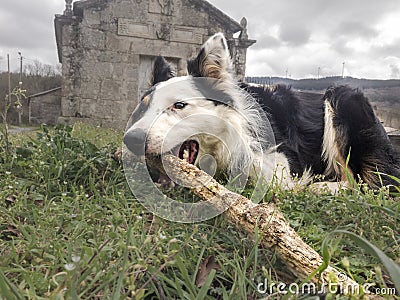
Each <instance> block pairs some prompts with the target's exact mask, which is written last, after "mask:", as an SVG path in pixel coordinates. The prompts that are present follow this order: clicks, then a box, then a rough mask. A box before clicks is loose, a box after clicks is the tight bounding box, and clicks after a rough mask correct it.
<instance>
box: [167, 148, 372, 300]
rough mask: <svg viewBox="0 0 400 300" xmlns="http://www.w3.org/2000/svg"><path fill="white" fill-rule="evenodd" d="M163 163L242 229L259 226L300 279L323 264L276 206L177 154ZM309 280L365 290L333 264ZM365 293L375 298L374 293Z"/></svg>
mask: <svg viewBox="0 0 400 300" xmlns="http://www.w3.org/2000/svg"><path fill="white" fill-rule="evenodd" d="M163 164H164V167H165V168H166V169H168V172H172V174H173V175H174V176H175V179H177V180H178V181H180V183H183V184H184V185H186V186H191V187H192V188H191V189H192V191H193V192H194V193H195V194H196V195H198V196H199V197H201V198H202V199H203V200H205V201H208V202H209V203H211V204H212V205H213V207H214V208H216V209H218V210H220V211H225V212H224V214H225V216H226V217H227V218H228V219H229V220H230V221H231V222H233V223H234V224H236V226H237V227H238V228H239V229H242V230H244V231H245V232H247V233H248V234H249V235H253V234H254V232H255V229H256V228H258V232H260V233H262V236H261V240H260V244H261V245H262V246H263V247H265V248H273V249H276V251H277V252H278V254H279V256H280V257H281V258H282V259H283V261H284V262H285V263H286V264H287V266H288V267H289V269H290V270H291V272H292V273H293V274H294V275H295V276H297V277H298V278H299V279H300V280H305V279H306V278H307V277H308V276H310V274H312V273H313V272H314V271H315V270H316V269H317V268H318V267H320V266H321V264H322V262H323V260H322V257H321V256H320V255H319V254H318V253H317V252H316V251H315V250H314V249H312V248H311V247H310V246H309V245H307V244H306V243H305V242H304V241H303V240H302V239H301V238H300V236H299V235H298V234H297V233H296V231H295V230H294V229H293V228H291V227H290V225H289V223H288V222H287V221H286V220H285V217H284V216H283V215H282V213H280V212H279V210H278V209H277V208H276V207H275V205H273V204H268V203H262V204H258V205H257V204H254V203H253V202H251V201H250V200H249V199H247V198H245V197H243V196H241V195H238V194H236V193H234V192H231V191H229V190H228V189H227V188H225V187H224V186H222V185H220V184H219V183H218V182H216V181H215V180H214V179H213V178H212V177H211V176H210V175H208V174H207V173H205V172H203V171H201V170H199V169H198V168H197V167H195V166H194V165H191V164H188V163H187V162H186V161H184V160H181V159H179V158H177V157H176V156H173V155H167V156H165V157H164V158H163ZM310 282H312V283H315V284H317V283H320V284H323V283H324V284H325V286H326V287H327V286H328V285H329V284H333V285H335V287H336V288H337V290H338V291H339V292H340V293H343V294H352V293H354V294H358V295H361V293H362V291H361V287H360V285H359V284H358V283H357V282H355V281H354V280H352V279H350V278H349V277H348V276H345V275H344V274H343V273H342V272H339V271H338V270H336V269H335V268H333V267H331V266H328V267H327V269H326V270H325V271H324V272H322V274H321V277H320V278H318V277H317V276H314V277H313V278H311V279H310ZM364 296H367V297H368V298H375V297H374V295H364Z"/></svg>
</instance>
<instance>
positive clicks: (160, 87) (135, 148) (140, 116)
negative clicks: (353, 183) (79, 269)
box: [124, 33, 400, 188]
mask: <svg viewBox="0 0 400 300" xmlns="http://www.w3.org/2000/svg"><path fill="white" fill-rule="evenodd" d="M188 74H189V75H188V76H183V77H175V75H174V72H173V70H172V68H171V66H170V65H169V64H168V63H167V61H166V60H165V59H164V58H162V57H158V58H157V59H156V60H155V62H154V69H153V79H152V82H151V84H152V87H151V88H150V89H149V90H148V91H147V92H146V93H145V94H144V95H143V97H142V98H141V100H140V102H139V104H138V106H137V108H136V110H135V111H134V112H133V115H132V118H131V124H130V126H129V128H128V130H127V131H126V133H125V136H124V143H125V145H126V146H127V148H128V149H129V150H130V151H132V152H133V153H135V154H137V155H144V154H155V155H162V154H164V153H173V154H175V155H177V156H179V157H180V158H182V159H186V160H187V161H188V162H189V163H192V164H195V165H198V166H200V167H202V166H201V165H202V160H203V161H204V159H202V158H204V157H208V158H210V157H211V158H212V159H213V161H214V162H215V166H214V167H215V169H216V172H218V173H219V174H223V173H229V172H233V173H235V174H236V173H237V172H238V171H239V172H244V173H246V174H249V178H251V179H253V180H259V178H260V177H262V178H263V179H264V180H266V181H268V182H272V181H273V182H277V183H279V184H280V185H281V186H283V187H284V188H292V187H293V186H294V185H295V184H296V183H300V184H306V183H308V182H309V181H310V180H309V179H310V176H311V175H317V174H319V175H324V176H325V178H326V179H328V180H330V181H337V182H340V181H346V180H347V179H348V177H347V176H348V175H349V174H350V175H351V176H353V177H354V178H355V179H356V180H360V181H362V182H364V183H367V184H368V185H369V186H370V187H372V188H377V187H380V186H382V185H393V184H395V181H394V180H392V179H391V178H390V177H389V176H386V175H381V174H387V175H392V176H396V177H398V178H400V164H399V160H398V157H397V155H396V153H395V151H394V150H393V147H392V145H391V143H390V141H389V139H388V136H387V134H386V132H385V130H384V128H383V127H382V125H381V123H380V122H379V120H378V119H377V117H376V116H375V114H374V112H373V110H372V108H371V105H370V103H369V102H368V100H367V98H366V97H364V95H363V94H362V93H361V92H360V91H358V90H354V89H352V88H349V87H347V86H335V87H331V88H328V89H327V91H326V93H325V95H323V96H322V97H321V96H319V95H316V94H311V93H303V92H294V91H292V90H291V89H290V88H287V87H285V86H275V87H273V88H265V87H258V86H252V85H248V84H245V83H237V82H236V81H235V79H234V77H233V73H232V66H231V59H230V55H229V50H228V46H227V42H226V40H225V38H224V36H223V34H221V33H217V34H215V35H214V36H212V37H211V38H209V39H208V40H207V41H206V42H205V44H204V45H203V46H202V48H201V50H200V51H199V53H198V55H197V56H196V57H195V58H193V59H191V60H189V61H188ZM201 79H203V80H201ZM269 124H270V125H269ZM271 130H272V132H273V138H275V143H272V142H271V136H269V135H268V132H269V131H271ZM213 174H215V172H214V173H213ZM296 177H297V178H299V179H296Z"/></svg>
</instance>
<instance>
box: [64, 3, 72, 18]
mask: <svg viewBox="0 0 400 300" xmlns="http://www.w3.org/2000/svg"><path fill="white" fill-rule="evenodd" d="M64 16H68V17H71V16H72V0H65V10H64Z"/></svg>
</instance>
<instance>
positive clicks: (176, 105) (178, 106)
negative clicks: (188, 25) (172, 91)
mask: <svg viewBox="0 0 400 300" xmlns="http://www.w3.org/2000/svg"><path fill="white" fill-rule="evenodd" d="M186 105H187V103H184V102H175V103H174V108H175V109H183V108H185V106H186Z"/></svg>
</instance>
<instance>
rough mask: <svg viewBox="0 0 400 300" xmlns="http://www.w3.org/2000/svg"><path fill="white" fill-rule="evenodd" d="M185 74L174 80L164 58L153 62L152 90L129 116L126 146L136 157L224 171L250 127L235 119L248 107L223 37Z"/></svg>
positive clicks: (210, 41) (206, 47) (192, 62)
mask: <svg viewBox="0 0 400 300" xmlns="http://www.w3.org/2000/svg"><path fill="white" fill-rule="evenodd" d="M188 74H189V75H188V76H182V77H175V73H174V72H173V70H172V67H171V66H170V65H169V64H168V62H167V61H166V60H165V59H164V58H163V57H157V58H156V59H155V61H154V67H153V76H152V80H151V84H152V86H151V88H150V89H149V90H147V91H146V92H145V93H144V95H143V96H142V98H141V99H140V102H139V104H138V106H137V107H136V109H135V111H134V112H133V114H132V117H131V121H130V124H131V125H130V126H129V128H128V130H127V131H126V133H125V135H124V143H125V145H126V146H127V148H128V149H129V150H130V151H131V152H133V153H134V154H136V155H139V156H142V155H144V154H152V155H162V154H164V153H172V154H174V155H176V156H178V157H180V158H182V159H186V160H187V161H188V162H189V163H191V164H196V165H199V164H200V165H201V159H202V158H204V157H213V160H214V161H215V162H216V163H217V166H214V167H216V168H217V169H224V168H227V166H228V165H229V164H231V163H232V162H231V161H230V160H231V155H230V153H231V152H232V148H238V145H239V144H243V142H240V141H239V139H240V136H242V135H243V134H242V133H243V131H246V130H248V128H246V125H244V124H248V123H249V122H247V123H246V122H245V120H244V116H243V115H241V114H240V113H239V114H238V111H240V110H245V109H246V108H243V107H241V106H246V104H243V103H242V102H243V97H242V95H239V94H240V93H242V92H241V91H240V89H239V88H238V87H237V84H236V82H235V80H234V79H233V74H232V63H231V59H230V55H229V50H228V45H227V42H226V39H225V37H224V36H223V34H221V33H217V34H215V35H214V36H212V37H211V38H209V39H208V40H207V41H206V42H205V43H204V45H203V46H202V47H201V49H200V51H199V53H198V54H197V56H196V57H195V58H193V59H191V60H189V61H188ZM238 99H239V100H238ZM240 99H242V100H240ZM244 143H247V141H245V142H244ZM245 146H246V147H249V145H245ZM204 161H206V160H204ZM214 172H215V170H214Z"/></svg>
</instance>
